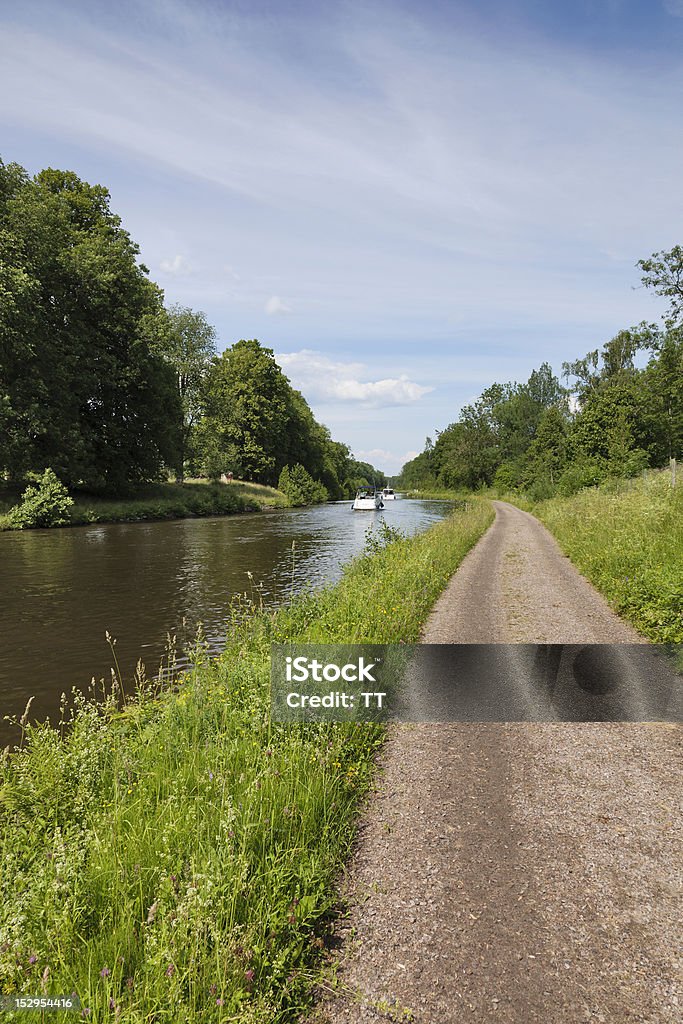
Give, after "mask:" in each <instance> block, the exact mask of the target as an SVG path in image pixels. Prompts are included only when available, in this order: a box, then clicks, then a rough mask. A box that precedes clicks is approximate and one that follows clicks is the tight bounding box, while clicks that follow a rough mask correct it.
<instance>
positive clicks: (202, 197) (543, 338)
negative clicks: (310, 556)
mask: <svg viewBox="0 0 683 1024" xmlns="http://www.w3.org/2000/svg"><path fill="white" fill-rule="evenodd" d="M503 6H504V7H506V6H510V5H503ZM511 6H512V7H516V6H519V8H520V9H525V10H532V9H535V8H537V7H538V5H537V4H533V3H529V4H524V3H521V2H520V4H519V5H511ZM550 6H552V5H550ZM575 6H576V7H577V17H580V16H581V11H583V12H584V14H585V10H586V9H588V8H590V7H592V6H594V5H589V4H583V5H575ZM639 6H641V5H634V4H624V5H623V12H624V13H623V14H622V13H620V14H619V18H622V17H627V16H628V11H629V9H631V8H634V7H639ZM643 6H644V5H643ZM124 7H125V9H126V11H127V12H129V13H130V14H131V17H125V18H121V17H119V18H118V20H114V17H113V16H110V15H109V14H107V12H106V7H105V6H104V5H103V4H100V3H94V4H90V5H83V4H81V3H78V2H77V0H63V3H61V4H58V5H55V4H50V3H49V2H48V0H25V2H23V3H22V4H15V5H13V7H12V10H11V17H10V16H6V17H5V19H4V20H5V22H6V23H5V24H4V25H3V32H2V34H1V36H0V66H1V67H2V72H1V73H2V76H3V79H4V83H6V84H4V85H3V86H1V87H0V117H1V118H2V121H3V125H4V129H3V146H4V148H5V152H3V157H4V158H5V159H17V160H19V161H20V162H22V163H26V164H27V165H28V166H29V167H30V169H31V170H38V169H39V168H40V167H42V166H47V165H51V166H64V167H70V168H73V169H75V170H76V171H77V172H78V173H81V174H82V175H83V176H84V177H87V178H88V179H89V180H93V181H94V180H98V181H101V182H102V183H103V184H106V185H108V186H109V187H110V188H111V192H112V206H113V208H114V209H115V210H116V211H117V212H118V213H120V214H121V215H122V217H123V221H124V224H125V226H126V227H127V228H128V229H129V230H130V231H131V233H132V235H133V237H134V238H135V239H136V240H137V241H139V242H140V243H141V247H142V255H143V259H144V262H145V263H146V264H147V265H148V266H150V267H154V268H159V276H160V283H161V284H162V285H163V287H164V290H165V293H166V296H167V299H168V300H169V301H181V302H182V303H183V304H186V305H190V306H193V307H196V308H197V307H198V308H202V309H204V310H205V312H206V313H207V315H208V316H209V319H210V320H211V321H212V322H214V323H216V325H217V327H218V329H219V332H220V336H221V338H222V339H223V341H224V343H225V344H228V343H230V342H231V341H233V340H236V339H237V338H239V337H254V336H260V337H262V338H263V340H264V341H266V342H267V343H268V344H270V345H271V346H272V347H274V348H277V349H280V350H283V351H285V350H286V349H288V348H289V349H290V350H291V353H294V351H295V350H296V351H297V352H300V351H301V350H302V349H307V350H311V351H312V350H314V349H315V350H316V351H317V352H318V355H320V350H322V351H324V353H326V356H325V358H328V357H329V364H330V365H327V366H326V367H320V368H319V371H318V373H317V374H309V375H308V376H307V377H306V376H304V375H303V370H302V366H301V365H299V366H297V367H296V372H297V373H300V382H299V385H298V386H300V387H301V388H302V390H303V391H304V393H305V394H306V395H307V397H309V396H310V397H311V400H314V399H313V396H314V395H318V396H320V400H321V401H324V402H325V403H326V404H325V408H326V414H327V411H329V416H327V421H328V422H329V425H330V426H331V427H332V428H333V430H336V431H337V434H338V436H340V437H344V439H345V440H348V441H349V442H350V443H351V444H352V445H353V446H354V447H358V448H362V447H368V440H367V436H366V434H367V432H368V430H369V427H368V422H369V420H370V419H371V418H373V417H374V419H373V422H372V441H371V444H373V445H375V444H376V445H379V446H380V447H382V448H384V449H386V450H387V451H388V450H390V449H392V450H393V449H394V446H395V445H396V446H400V448H405V449H408V448H411V447H416V446H418V445H419V444H420V443H421V441H422V439H423V438H424V436H425V435H426V434H428V433H429V434H432V433H433V430H434V428H435V426H438V425H441V426H445V424H446V423H447V422H449V420H452V419H453V418H455V415H456V414H457V410H458V405H459V404H460V402H461V401H462V400H464V399H465V398H466V397H467V396H468V395H470V394H471V392H472V390H473V388H474V387H479V380H480V379H481V380H482V386H485V384H486V383H488V382H489V381H490V380H491V379H492V377H493V376H495V377H498V378H499V379H515V378H516V379H523V374H526V375H528V373H529V371H530V369H531V366H530V365H529V361H530V360H531V359H532V358H533V364H532V365H539V364H540V362H541V361H542V360H543V359H548V360H549V361H551V362H552V363H553V364H554V365H555V367H558V366H559V365H560V363H561V361H562V360H563V359H569V358H573V357H575V356H577V355H580V354H582V353H583V352H585V351H588V350H589V349H592V348H595V347H597V346H598V345H600V344H602V343H603V342H604V341H605V340H607V338H609V337H610V336H612V335H613V334H614V333H616V331H617V330H618V329H619V328H621V327H623V326H627V325H628V324H630V323H637V322H639V321H640V320H643V319H646V320H653V319H655V318H656V317H657V316H658V315H659V312H660V311H661V304H658V300H657V299H656V297H653V296H652V295H651V294H650V293H649V292H647V291H646V290H644V289H637V290H633V288H632V286H633V285H636V284H637V283H638V277H639V275H638V271H637V270H636V267H635V263H636V260H637V259H639V258H642V257H644V256H647V255H648V254H649V253H651V252H653V251H655V250H658V249H663V248H669V247H670V246H671V245H673V244H675V243H676V242H679V241H680V237H679V235H680V230H681V223H680V218H679V217H678V215H677V213H676V211H677V210H678V209H679V205H680V204H679V195H680V181H681V179H682V178H683V147H682V146H681V144H680V138H681V130H680V124H681V110H680V95H681V93H682V92H683V64H681V62H680V59H679V57H678V56H677V55H675V54H674V51H673V46H671V47H669V49H668V50H667V52H666V54H665V55H664V58H662V54H661V53H659V52H658V51H657V49H656V47H653V46H649V45H648V46H646V45H643V46H637V47H636V46H624V47H621V48H620V46H619V45H618V43H617V42H614V45H612V44H611V43H610V46H609V47H608V48H606V49H603V51H602V52H597V50H596V49H592V50H591V48H589V47H588V46H586V45H582V44H580V43H579V42H577V40H578V39H579V38H580V36H581V33H577V34H576V35H575V36H572V39H573V41H570V40H569V39H568V38H567V37H566V33H565V34H562V33H561V32H558V33H557V34H556V35H555V36H554V37H552V38H551V37H550V36H548V35H542V34H540V33H538V34H537V33H535V32H534V31H533V30H528V29H527V28H523V27H521V21H517V20H516V19H514V18H512V19H510V20H509V21H506V22H505V26H504V27H501V26H502V22H499V21H497V20H496V19H486V18H484V17H482V16H481V14H479V13H477V11H476V9H477V4H476V3H475V2H474V0H472V2H471V3H465V2H463V3H458V4H452V5H449V4H425V5H420V6H419V7H418V5H417V3H416V2H415V3H411V2H410V0H406V2H403V0H401V2H399V0H386V2H380V3H373V2H372V0H368V2H362V3H361V2H354V0H345V2H344V3H342V4H339V5H324V4H323V5H317V6H312V5H299V4H291V5H287V4H281V5H269V6H268V5H266V6H264V5H259V4H256V5H243V4H234V3H229V4H228V3H224V4H215V3H212V2H209V0H193V2H192V3H189V2H183V0H150V3H148V4H145V3H142V2H141V0H125V3H124ZM411 9H412V13H411ZM117 11H118V9H117ZM266 11H267V13H265V12H266ZM468 12H469V13H468ZM665 12H668V14H669V15H672V16H673V17H667V14H666V13H665ZM682 14H683V0H665V6H662V5H657V4H653V5H652V10H651V18H654V19H659V21H660V23H661V24H662V25H664V26H665V28H666V32H667V33H668V34H669V35H670V36H672V37H674V36H675V33H676V32H680V31H681V27H682V26H681V20H680V18H681V15H682ZM648 18H650V12H648ZM456 22H457V26H456ZM634 24H635V22H634ZM511 26H512V28H511ZM660 27H661V26H660ZM585 37H586V34H584V37H583V38H585ZM141 97H144V98H145V99H144V102H141V99H140V98H141ZM181 253H186V254H187V255H186V256H183V255H179V254H181ZM199 253H200V254H201V272H200V270H199V266H198V265H197V267H196V268H195V267H192V266H190V263H189V262H188V260H190V259H191V261H192V262H193V263H194V262H195V257H194V254H199ZM226 259H231V260H234V261H235V263H236V264H237V263H238V264H239V278H238V277H237V276H236V275H235V274H234V273H232V272H231V271H229V270H227V269H226ZM198 260H199V257H197V261H198ZM162 275H163V276H162ZM283 307H286V308H283ZM287 310H291V311H292V312H295V313H296V315H290V316H286V315H281V316H278V315H277V314H278V313H282V314H284V313H285V312H287ZM304 311H305V312H304ZM399 347H400V348H401V353H402V354H401V358H400V359H398V358H397V356H396V353H397V350H398V349H399ZM408 349H411V358H410V359H409V358H408V357H407V356H406V353H407V351H408ZM340 352H344V358H345V360H346V362H343V361H340V359H339V357H338V354H339V353H340ZM291 353H290V354H291ZM356 353H358V358H360V359H363V360H365V364H366V365H365V366H363V365H359V366H358V367H356V369H351V366H352V360H353V359H354V358H356ZM404 357H405V358H404ZM306 358H312V357H310V356H307V357H306ZM418 360H419V362H418ZM437 363H438V370H435V369H434V365H435V364H437ZM520 364H523V365H521V366H520ZM334 365H338V366H339V369H338V371H335V370H334ZM294 369H295V368H294V366H292V369H291V373H292V374H294ZM464 378H467V380H466V382H464V380H463V379H464ZM429 386H433V387H434V388H435V392H434V393H433V394H432V395H431V396H430V399H429V401H428V402H427V401H420V398H421V397H422V396H423V395H426V394H427V390H426V389H427V388H428V387H429ZM391 403H394V404H395V408H394V407H393V406H392V404H391ZM398 403H400V404H398ZM359 405H362V406H363V410H364V412H363V416H362V417H359V416H358V415H357V409H358V406H359ZM406 405H409V406H410V409H411V412H410V416H407V415H405V411H404V406H406ZM373 409H378V410H381V415H380V412H378V413H377V414H376V415H375V413H374V412H371V410H373ZM369 410H370V411H369Z"/></svg>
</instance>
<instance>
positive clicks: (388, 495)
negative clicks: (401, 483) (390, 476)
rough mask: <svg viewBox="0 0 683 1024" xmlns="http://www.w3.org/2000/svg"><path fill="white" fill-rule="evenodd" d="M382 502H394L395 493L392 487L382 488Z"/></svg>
mask: <svg viewBox="0 0 683 1024" xmlns="http://www.w3.org/2000/svg"><path fill="white" fill-rule="evenodd" d="M382 501H396V492H395V491H394V488H393V487H384V488H383V489H382Z"/></svg>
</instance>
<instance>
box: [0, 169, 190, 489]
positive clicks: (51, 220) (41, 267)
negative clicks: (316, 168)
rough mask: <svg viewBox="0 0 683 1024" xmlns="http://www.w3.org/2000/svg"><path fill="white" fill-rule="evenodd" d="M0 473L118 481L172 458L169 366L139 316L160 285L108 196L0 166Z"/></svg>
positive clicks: (158, 468) (58, 174)
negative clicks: (148, 272)
mask: <svg viewBox="0 0 683 1024" xmlns="http://www.w3.org/2000/svg"><path fill="white" fill-rule="evenodd" d="M0 196H1V197H2V201H1V202H0V267H1V269H0V339H1V341H0V395H2V396H3V398H2V402H0V426H2V427H4V428H6V429H0V471H4V472H5V473H7V474H8V475H9V476H10V477H11V478H21V477H22V476H25V475H26V473H27V472H29V471H42V470H43V469H44V467H45V466H47V465H50V466H52V467H53V469H54V470H55V471H56V472H57V473H58V475H59V476H60V478H61V479H62V480H64V481H65V482H66V483H67V484H68V485H73V484H76V483H79V482H83V483H85V484H86V485H88V486H104V487H107V488H109V489H110V490H117V489H121V488H122V487H124V486H125V485H126V484H128V483H135V482H138V481H141V480H149V479H155V478H157V477H158V476H159V474H160V473H161V472H162V470H163V466H164V464H168V463H171V462H173V461H174V460H175V455H176V446H177V441H178V438H177V433H176V429H175V424H176V423H177V416H176V415H175V407H176V404H177V402H178V399H177V396H176V394H175V390H174V380H173V373H172V371H171V369H170V367H168V366H167V365H166V363H164V361H163V360H162V359H161V358H160V357H159V356H158V355H156V354H155V353H154V352H152V350H151V348H150V345H149V344H148V341H147V339H146V337H145V334H144V331H143V322H144V321H145V319H146V318H148V317H149V316H152V315H154V314H155V313H156V312H157V311H158V310H159V309H160V308H161V293H160V291H159V289H158V288H157V287H156V286H155V285H153V284H152V283H151V282H150V281H149V280H148V278H147V276H146V268H144V267H143V266H141V265H138V263H137V257H138V253H139V250H138V247H137V245H136V244H135V243H134V242H133V241H132V240H131V238H130V236H129V235H128V233H127V232H126V231H124V230H123V228H122V227H121V222H120V219H119V218H118V217H117V216H116V215H115V214H114V213H112V211H111V210H110V208H109V193H108V192H107V190H106V189H105V188H103V187H102V186H100V185H89V184H87V183H86V182H84V181H81V180H80V178H78V177H77V176H76V175H75V174H74V173H72V172H70V171H59V170H52V169H48V170H45V171H41V172H40V173H39V174H37V175H36V176H35V177H34V178H29V177H28V175H26V173H25V172H24V171H23V170H22V169H21V168H18V167H17V165H12V164H10V165H4V164H2V163H1V162H0Z"/></svg>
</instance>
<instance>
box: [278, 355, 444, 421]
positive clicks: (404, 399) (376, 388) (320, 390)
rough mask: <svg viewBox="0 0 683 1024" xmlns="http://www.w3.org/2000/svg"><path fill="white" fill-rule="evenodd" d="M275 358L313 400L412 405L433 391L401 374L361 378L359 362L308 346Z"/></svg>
mask: <svg viewBox="0 0 683 1024" xmlns="http://www.w3.org/2000/svg"><path fill="white" fill-rule="evenodd" d="M276 359H277V361H278V363H279V364H280V366H282V367H283V369H284V370H285V372H286V373H287V375H288V376H289V377H290V379H291V380H292V382H293V384H294V385H295V387H297V388H300V389H301V390H302V391H304V392H305V394H306V396H307V397H308V398H310V400H311V401H313V402H316V401H325V402H330V401H336V402H356V403H363V404H366V405H369V406H371V407H375V408H377V407H380V406H392V405H412V404H413V403H414V402H417V401H419V399H420V398H422V397H423V396H424V395H426V394H428V393H429V392H430V391H433V390H434V389H433V388H431V387H426V386H425V385H423V384H417V383H415V381H412V380H409V378H408V377H407V376H406V375H405V374H401V376H399V377H385V378H383V379H381V380H362V379H361V377H362V376H363V371H364V369H365V367H364V366H363V364H362V363H343V362H338V361H335V360H333V359H329V358H328V357H327V356H324V355H323V354H322V353H320V352H314V351H312V350H310V349H303V350H302V351H300V352H282V353H278V354H277V355H276Z"/></svg>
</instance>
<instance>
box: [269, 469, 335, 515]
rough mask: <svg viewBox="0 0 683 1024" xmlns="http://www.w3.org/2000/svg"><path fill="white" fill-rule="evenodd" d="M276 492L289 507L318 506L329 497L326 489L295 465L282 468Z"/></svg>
mask: <svg viewBox="0 0 683 1024" xmlns="http://www.w3.org/2000/svg"><path fill="white" fill-rule="evenodd" d="M277 486H278V490H280V491H282V493H283V494H284V495H285V496H286V498H287V499H288V501H289V503H290V505H294V506H298V505H318V504H320V503H321V502H323V501H327V500H328V498H329V495H328V493H327V489H326V488H325V487H324V486H323V485H322V484H321V483H319V482H318V481H317V480H314V479H313V477H312V476H311V475H310V473H308V472H307V471H306V470H305V469H304V467H303V466H302V465H301V464H300V463H297V464H296V465H295V466H292V467H291V469H290V467H289V466H284V467H283V469H282V472H281V473H280V477H279V479H278V484H277Z"/></svg>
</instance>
